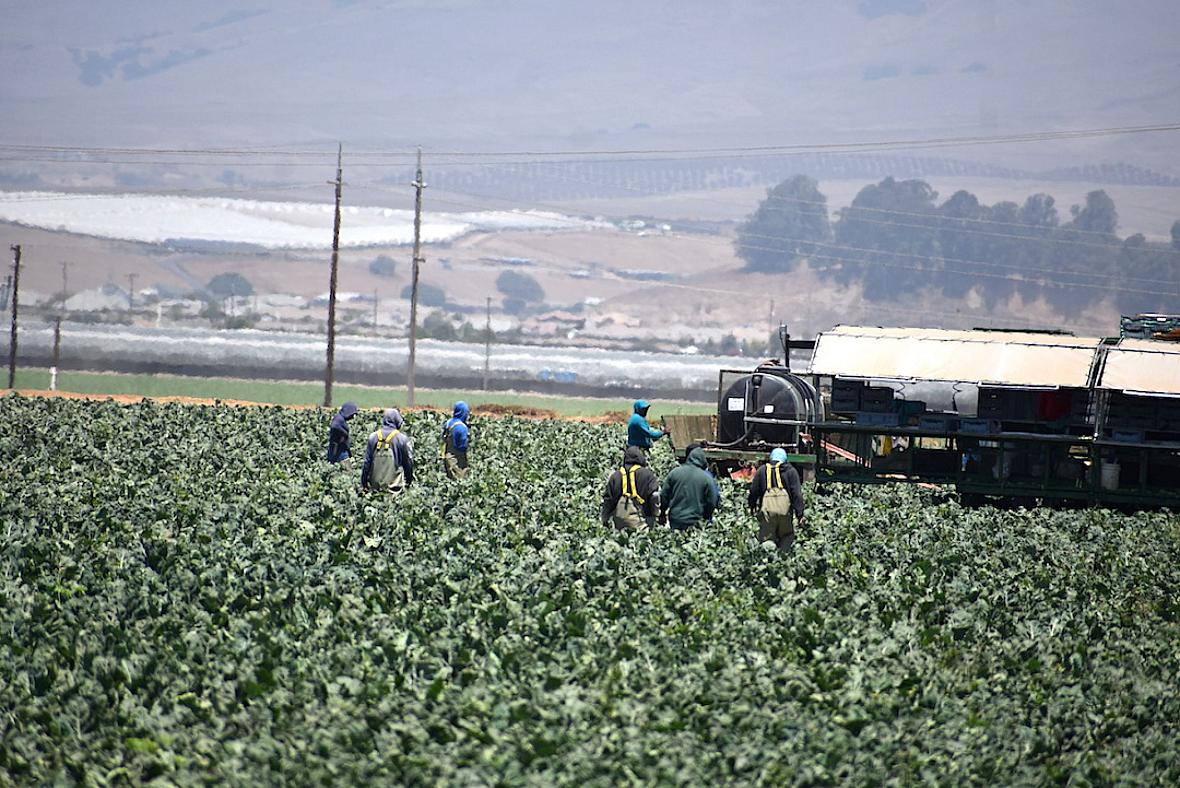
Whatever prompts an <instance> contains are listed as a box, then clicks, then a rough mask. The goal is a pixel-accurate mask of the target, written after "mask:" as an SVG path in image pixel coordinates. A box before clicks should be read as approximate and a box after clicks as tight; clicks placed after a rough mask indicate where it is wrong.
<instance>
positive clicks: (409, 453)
mask: <svg viewBox="0 0 1180 788" xmlns="http://www.w3.org/2000/svg"><path fill="white" fill-rule="evenodd" d="M405 423H406V422H405V420H404V419H402V414H400V413H398V412H397V409H396V408H390V409H389V410H387V411H385V415H384V416H383V417H382V418H381V427H380V428H378V429H377V431H376V432H374V433H372V434H371V435H369V443H368V444H367V445H366V446H365V465H364V467H363V468H361V486H362V487H368V486H369V474H370V473H372V472H373V451H374V450H375V449H376V448H377V439H378V438H379V437H380V438H388V437H389V433H391V432H393V431H394V430H401V428H402V427H403V426H405ZM393 456H394V458H395V459H396V460H397V463H398V465H400V466H401V467H402V473H404V474H405V476H406V486H407V487H409V486H410V485H411V484H412V483H413V481H414V448H413V445H412V444H411V443H410V438H409V436H408V435H406V434H405V433H404V432H398V435H397V437H396V438H394V439H393Z"/></svg>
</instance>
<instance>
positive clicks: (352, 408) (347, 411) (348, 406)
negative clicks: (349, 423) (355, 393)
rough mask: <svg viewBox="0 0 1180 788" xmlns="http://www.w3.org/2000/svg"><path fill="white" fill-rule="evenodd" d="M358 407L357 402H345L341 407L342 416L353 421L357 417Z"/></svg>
mask: <svg viewBox="0 0 1180 788" xmlns="http://www.w3.org/2000/svg"><path fill="white" fill-rule="evenodd" d="M356 412H357V407H356V403H355V402H345V403H344V404H343V405H341V406H340V415H341V416H343V417H344V418H346V419H351V418H352V417H353V416H355V415H356Z"/></svg>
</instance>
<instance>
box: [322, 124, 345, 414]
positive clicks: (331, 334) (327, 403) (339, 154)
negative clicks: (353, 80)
mask: <svg viewBox="0 0 1180 788" xmlns="http://www.w3.org/2000/svg"><path fill="white" fill-rule="evenodd" d="M343 156H344V145H343V144H342V143H341V144H338V145H337V146H336V180H335V181H328V183H334V184H335V186H336V218H335V219H334V220H333V222H332V272H331V273H330V274H329V275H328V364H327V366H326V367H324V407H325V408H330V407H332V372H333V365H334V364H335V363H336V271H337V268H338V266H339V263H340V193H341V190H342V189H343V188H344V169H343V166H342V163H341V161H342V159H343Z"/></svg>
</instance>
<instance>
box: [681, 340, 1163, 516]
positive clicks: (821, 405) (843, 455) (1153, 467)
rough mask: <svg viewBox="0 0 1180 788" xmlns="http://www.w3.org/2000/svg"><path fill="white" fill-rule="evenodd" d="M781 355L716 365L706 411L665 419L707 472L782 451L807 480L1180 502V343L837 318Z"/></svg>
mask: <svg viewBox="0 0 1180 788" xmlns="http://www.w3.org/2000/svg"><path fill="white" fill-rule="evenodd" d="M783 345H784V350H785V351H786V355H787V356H788V357H789V351H790V350H791V349H795V348H802V347H810V348H811V350H812V355H811V361H810V365H809V369H808V371H807V373H806V374H795V373H793V372H791V370H790V367H789V361H788V362H787V363H783V364H779V363H777V362H767V363H766V364H763V365H761V366H759V367H758V368H757V369H755V370H753V371H745V372H739V371H736V370H722V371H721V373H720V375H719V385H718V401H717V414H716V415H703V416H700V415H698V416H671V417H667V418H666V419H665V426H666V427H667V428H668V429H669V430H670V431H671V433H672V440H673V441H674V442H675V444H676V447H675V448H676V452H677V454H678V455H682V454H683V453H684V451H685V447H686V446H687V445H688V444H689V443H690V442H692V443H699V444H701V445H702V446H703V448H704V449H705V453H706V456H707V457H708V458H709V460H710V461H711V462H712V463H713V465H714V466H715V467H716V469H717V470H718V471H720V472H732V471H733V470H735V468H737V467H739V466H742V465H749V464H752V463H755V462H758V461H760V460H761V459H762V458H764V457H765V456H766V452H767V451H768V450H769V449H770V448H771V447H774V446H783V447H785V448H786V449H787V450H788V452H789V453H790V461H791V462H792V463H794V464H796V465H797V466H798V467H799V469H800V470H801V471H802V472H804V473H805V474H807V475H808V476H810V475H811V474H812V473H814V477H815V479H816V481H817V482H819V483H820V484H821V486H822V484H824V483H826V482H853V483H870V484H887V483H892V482H923V483H932V484H944V485H953V486H954V487H955V488H956V489H957V490H958V491H959V492H960V494H961V495H962V496H963V497H964V498H965V499H968V500H971V499H983V498H987V497H1000V498H1005V499H1011V500H1013V501H1015V502H1018V503H1031V502H1032V501H1034V500H1038V499H1039V500H1054V501H1060V502H1073V503H1075V504H1077V505H1099V504H1101V505H1111V506H1127V507H1132V508H1134V507H1152V506H1175V505H1177V504H1180V343H1176V342H1168V341H1160V340H1148V339H1136V338H1133V337H1129V336H1124V337H1122V338H1102V337H1075V336H1072V335H1069V334H1065V333H1061V332H1052V331H1044V332H1036V331H1022V332H1012V331H999V330H987V329H976V330H970V331H950V330H943V329H919V328H882V327H872V326H837V327H836V328H834V329H832V330H831V331H827V332H823V333H821V334H819V335H818V337H817V338H816V339H815V340H814V342H810V341H796V342H792V341H791V340H789V338H787V337H786V336H785V334H784V337H783Z"/></svg>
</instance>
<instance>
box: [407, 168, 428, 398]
mask: <svg viewBox="0 0 1180 788" xmlns="http://www.w3.org/2000/svg"><path fill="white" fill-rule="evenodd" d="M410 185H411V186H413V187H414V191H415V196H414V265H413V272H414V273H413V275H412V277H411V279H410V283H411V284H410V362H409V367H408V369H407V372H406V406H407V407H413V405H414V360H415V359H414V357H415V355H416V351H417V344H418V266H419V265H420V264H421V263H423V262H425V261H424V260H423V259H422V257H421V251H422V190H423V189H425V188H426V183H425V182H424V181H423V180H422V148H421V147H419V148H418V171H417V173H416V175H415V177H414V182H413V183H412V184H410Z"/></svg>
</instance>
